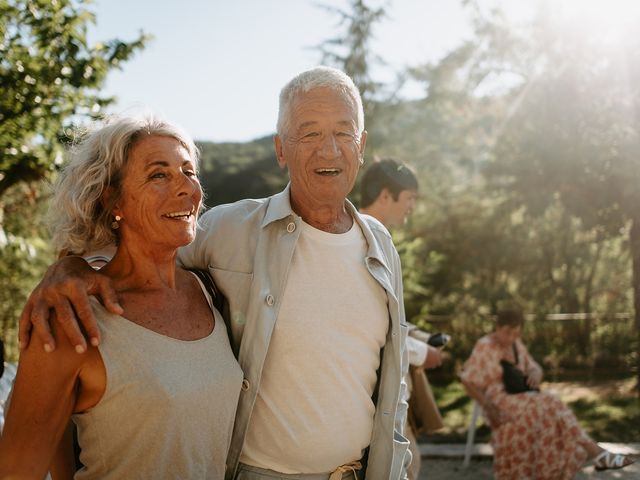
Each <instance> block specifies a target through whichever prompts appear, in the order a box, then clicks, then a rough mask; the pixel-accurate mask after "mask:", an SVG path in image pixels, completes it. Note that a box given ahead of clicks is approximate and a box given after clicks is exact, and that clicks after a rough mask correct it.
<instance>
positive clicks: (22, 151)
mask: <svg viewBox="0 0 640 480" xmlns="http://www.w3.org/2000/svg"><path fill="white" fill-rule="evenodd" d="M88 3H89V2H85V1H83V0H55V1H50V0H0V92H2V94H1V95H0V333H1V334H2V337H3V338H4V340H5V341H6V342H7V353H8V356H9V358H11V359H15V358H16V348H15V346H16V343H15V339H16V336H15V331H16V322H17V318H18V315H19V312H20V311H21V310H22V305H23V304H24V301H25V299H26V296H27V294H28V292H29V291H30V290H31V288H32V287H33V286H34V285H35V283H36V281H37V279H39V278H40V277H41V276H42V274H43V272H44V268H45V267H46V265H48V264H50V263H51V260H52V258H53V252H51V251H50V249H49V247H48V245H47V240H46V239H47V234H46V231H45V230H44V227H43V225H42V217H43V215H42V213H43V206H42V200H43V196H44V197H46V184H45V183H43V181H45V180H47V179H49V178H50V177H51V176H52V175H53V174H55V171H56V169H57V168H59V167H60V165H61V163H62V160H63V152H64V146H65V145H66V144H67V143H68V142H70V141H73V138H68V134H69V132H71V131H72V127H74V126H77V125H81V124H83V122H86V121H87V120H90V119H94V118H97V117H98V116H100V115H101V114H102V110H103V107H105V106H106V105H108V104H109V103H111V102H112V101H113V99H112V98H108V97H104V96H102V95H101V94H100V89H101V88H102V86H103V84H104V82H105V79H106V76H107V73H108V72H109V71H110V70H113V69H114V68H120V66H121V64H122V63H123V62H125V61H126V60H127V59H129V58H131V56H132V55H133V54H134V53H135V52H136V51H138V50H140V49H142V48H143V47H144V45H145V42H146V41H147V40H148V37H147V36H145V35H144V34H142V33H141V34H140V36H139V37H138V38H137V39H134V40H133V41H131V42H124V41H122V40H119V39H113V40H108V41H105V42H100V43H97V44H95V45H89V44H88V42H87V25H88V24H89V23H91V22H93V21H94V16H93V14H92V13H91V12H90V11H89V10H87V8H86V6H85V5H86V4H88Z"/></svg>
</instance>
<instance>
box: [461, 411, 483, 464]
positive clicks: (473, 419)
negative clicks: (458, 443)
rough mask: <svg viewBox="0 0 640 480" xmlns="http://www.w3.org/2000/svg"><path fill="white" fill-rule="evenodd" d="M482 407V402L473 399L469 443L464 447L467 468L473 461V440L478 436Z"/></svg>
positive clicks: (464, 462) (468, 432) (463, 462)
mask: <svg viewBox="0 0 640 480" xmlns="http://www.w3.org/2000/svg"><path fill="white" fill-rule="evenodd" d="M481 411H482V409H481V408H480V404H479V403H478V402H476V401H475V400H473V410H472V411H471V421H470V422H469V429H468V431H467V445H466V446H465V448H464V460H463V461H462V468H467V467H468V466H469V462H470V461H471V452H472V451H473V442H474V440H475V438H476V423H477V422H478V416H479V415H480V412H481Z"/></svg>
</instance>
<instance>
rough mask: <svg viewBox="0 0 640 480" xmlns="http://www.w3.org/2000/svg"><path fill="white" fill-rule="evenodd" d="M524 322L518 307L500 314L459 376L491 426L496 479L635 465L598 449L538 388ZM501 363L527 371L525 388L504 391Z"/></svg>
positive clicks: (539, 479)
mask: <svg viewBox="0 0 640 480" xmlns="http://www.w3.org/2000/svg"><path fill="white" fill-rule="evenodd" d="M522 323H523V316H522V314H521V313H520V312H518V311H502V312H500V313H498V316H497V321H496V329H495V332H494V333H491V334H489V335H486V336H484V337H482V338H481V339H480V340H478V342H477V343H476V345H475V347H474V349H473V352H472V353H471V357H470V358H469V359H468V360H467V362H466V363H465V365H464V370H463V372H462V374H461V380H462V383H463V384H464V386H465V388H466V389H467V392H468V393H469V395H470V396H471V397H473V398H474V399H475V400H476V401H477V402H478V403H479V404H480V406H481V407H482V410H483V412H484V414H485V417H486V418H487V420H488V422H489V424H490V426H491V429H492V432H491V444H492V446H493V450H494V473H495V476H496V478H497V479H498V480H501V479H503V480H507V479H515V478H517V479H519V480H527V479H536V480H545V479H546V480H561V479H570V478H573V476H574V475H575V474H576V473H577V472H578V470H580V468H581V467H582V465H583V463H584V462H585V461H586V460H587V459H594V460H595V468H596V470H607V469H612V468H622V467H625V466H627V465H629V464H631V463H633V460H632V459H631V458H630V457H627V456H624V455H616V454H613V453H611V452H608V451H606V450H603V449H602V448H600V447H599V446H598V445H597V444H596V443H595V442H594V441H593V440H591V439H590V438H589V436H588V435H587V434H586V433H585V432H584V431H583V430H582V428H580V425H578V422H577V420H576V418H575V416H574V415H573V413H572V412H571V410H570V409H569V408H568V407H567V406H566V405H564V404H563V403H562V401H561V400H560V399H559V398H557V397H555V396H554V395H551V394H549V393H546V392H540V391H538V387H539V386H540V382H541V380H542V369H541V368H540V366H539V365H538V364H537V363H536V362H535V361H534V360H533V358H531V356H530V355H529V353H528V351H527V349H526V347H525V346H524V344H523V343H522V341H521V340H520V333H521V330H522ZM501 361H504V362H507V363H508V364H511V365H515V366H516V367H517V368H518V369H519V370H521V372H523V373H524V374H525V375H526V379H524V381H523V382H522V383H523V387H524V388H526V389H527V390H528V391H524V392H520V393H507V391H506V389H505V384H504V381H503V367H502V365H501Z"/></svg>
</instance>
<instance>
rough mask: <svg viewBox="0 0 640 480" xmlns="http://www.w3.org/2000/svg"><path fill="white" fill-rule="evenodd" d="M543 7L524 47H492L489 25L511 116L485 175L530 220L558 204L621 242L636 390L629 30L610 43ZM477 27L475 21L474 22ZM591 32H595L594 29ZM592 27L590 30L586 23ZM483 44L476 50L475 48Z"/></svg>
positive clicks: (635, 150)
mask: <svg viewBox="0 0 640 480" xmlns="http://www.w3.org/2000/svg"><path fill="white" fill-rule="evenodd" d="M550 6H551V4H550V3H549V4H543V8H542V9H541V10H540V12H539V13H538V16H537V17H536V19H535V21H534V22H533V23H532V24H531V26H530V28H529V29H528V30H522V34H521V35H517V34H516V33H515V32H514V31H511V35H513V36H514V37H518V38H519V39H520V42H519V44H520V45H525V46H526V47H525V48H517V49H514V48H511V47H510V46H509V45H506V44H502V45H499V46H496V43H495V42H494V43H491V39H495V38H496V34H495V32H499V31H501V30H504V29H505V28H504V26H503V25H502V26H501V25H497V24H496V23H495V22H494V21H493V19H491V18H488V19H485V20H486V21H484V22H481V24H482V25H483V29H482V32H483V38H484V39H485V41H486V44H487V45H492V46H493V48H487V49H484V50H483V54H484V58H485V59H492V60H493V63H494V65H495V64H496V63H497V62H498V60H499V61H500V62H501V69H500V70H498V69H495V68H489V69H487V70H485V71H486V72H493V74H495V75H503V74H504V72H505V71H507V70H508V71H509V72H511V73H515V74H517V76H518V81H515V82H512V83H511V88H510V89H508V91H507V92H506V93H505V94H504V96H503V98H505V99H507V98H508V99H510V104H511V107H510V112H509V115H508V117H505V119H504V121H503V122H502V123H501V125H500V130H499V131H498V132H496V133H497V135H496V141H495V143H494V150H493V152H492V159H491V162H490V164H489V165H488V168H487V170H486V171H487V174H488V175H489V176H490V177H491V178H492V183H493V185H494V186H499V187H500V188H502V189H503V190H504V191H508V192H510V193H511V194H512V200H513V201H514V202H515V203H517V204H519V205H524V206H525V207H526V208H527V209H528V211H529V212H530V213H531V214H534V215H543V214H544V213H545V212H547V211H548V209H549V208H550V207H551V206H552V205H553V204H554V203H555V202H560V203H561V204H562V206H563V208H564V209H566V211H567V212H568V214H569V215H570V216H572V217H574V218H577V219H579V220H580V222H581V224H582V225H583V227H584V229H586V230H593V231H594V232H596V234H597V236H598V237H599V238H600V239H607V238H609V239H615V238H618V237H620V236H621V235H628V236H627V246H628V248H629V251H630V257H631V263H632V272H633V278H632V288H633V292H634V305H635V319H636V321H635V323H636V329H637V332H636V339H635V349H636V352H637V374H638V376H639V377H638V378H639V381H638V387H639V388H640V214H639V213H638V205H640V163H639V162H638V159H639V158H640V130H639V128H638V115H639V113H638V112H640V87H639V86H638V85H640V43H639V42H638V33H639V32H638V31H637V22H635V23H633V22H630V25H632V26H633V27H632V28H636V30H635V31H633V30H630V31H626V32H625V33H626V35H621V38H624V39H625V41H624V42H620V43H617V44H611V43H609V42H608V41H606V37H603V36H602V35H600V34H599V32H598V31H594V30H593V29H589V30H586V29H585V30H584V31H583V30H581V29H580V27H579V26H576V25H572V24H569V23H567V22H566V19H562V18H561V17H559V16H557V15H554V14H553V12H552V10H551V7H550ZM479 24H480V22H479ZM596 25H597V24H596ZM591 27H593V25H591ZM480 43H482V42H480Z"/></svg>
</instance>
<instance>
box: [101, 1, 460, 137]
mask: <svg viewBox="0 0 640 480" xmlns="http://www.w3.org/2000/svg"><path fill="white" fill-rule="evenodd" d="M320 3H322V4H323V5H333V6H337V7H340V8H343V9H347V10H348V5H349V2H348V1H347V0H317V1H315V0H180V1H176V0H166V1H162V2H160V1H157V0H135V1H134V0H95V1H94V3H93V4H92V5H91V7H90V9H91V10H92V11H93V12H94V13H95V14H96V25H95V26H94V27H92V28H90V30H89V38H90V41H91V42H97V41H103V40H108V39H112V38H119V39H122V40H125V41H126V40H133V39H134V38H136V37H137V35H138V33H139V32H140V31H141V30H143V31H144V32H145V33H148V34H151V35H153V37H154V39H153V40H151V41H150V42H149V44H148V46H147V47H146V48H145V49H144V50H142V51H140V52H138V53H137V54H136V55H135V56H134V58H133V59H132V60H130V61H128V62H126V63H124V64H123V65H122V67H123V68H122V71H113V72H111V73H110V74H109V76H108V78H107V83H106V88H105V89H104V92H103V93H104V94H106V95H115V96H117V98H118V102H117V104H116V105H115V107H114V108H111V109H110V111H111V112H122V111H128V110H136V109H141V108H151V109H152V110H154V111H157V112H159V113H160V114H162V115H163V116H165V117H166V118H167V119H169V120H171V121H174V122H176V123H178V124H180V125H181V126H182V127H184V128H185V129H186V130H187V131H188V132H189V133H190V134H191V135H192V136H193V137H194V138H195V139H197V140H208V141H248V140H252V139H255V138H259V137H263V136H265V135H270V134H272V133H273V132H274V130H275V121H276V116H277V108H278V94H279V92H280V89H281V88H282V86H283V85H284V84H285V83H286V82H287V81H288V80H289V79H290V78H292V77H293V76H294V75H295V74H297V73H298V72H301V71H303V70H306V69H308V68H311V67H313V66H315V65H318V64H319V62H320V60H321V57H320V53H319V51H318V50H314V48H313V47H314V46H317V45H318V44H320V43H321V42H322V41H324V40H326V39H329V38H334V37H336V36H340V34H341V33H342V32H343V31H344V29H341V28H340V27H339V26H338V19H339V17H338V16H336V15H335V14H331V13H329V12H327V11H326V10H325V9H322V8H320V7H319V6H318V5H319V4H320ZM369 3H371V2H369ZM384 3H386V4H387V5H388V7H387V12H388V18H386V19H385V20H383V21H382V22H380V23H379V24H378V27H377V28H376V30H375V35H376V37H375V42H374V44H373V47H374V50H375V51H376V53H377V54H378V55H380V56H381V57H382V58H383V59H384V60H385V62H387V64H388V68H386V69H380V70H379V71H378V73H377V75H376V79H379V80H383V81H385V80H392V79H393V78H394V77H393V72H394V71H398V70H400V69H402V68H403V67H406V66H409V65H417V64H423V63H427V62H433V61H437V60H438V59H440V58H442V57H443V56H444V55H445V54H446V53H448V52H449V51H450V50H451V49H453V48H454V47H456V46H457V45H459V44H460V43H461V42H462V41H463V39H464V38H466V37H468V36H469V35H470V32H471V30H470V27H469V25H468V22H467V14H466V12H465V11H464V10H463V8H462V6H461V2H460V1H459V0H393V1H387V2H383V1H382V0H381V1H380V2H378V3H377V4H375V5H380V4H384Z"/></svg>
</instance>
